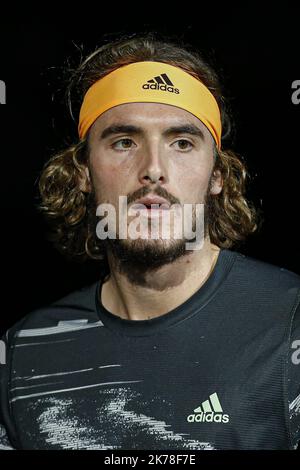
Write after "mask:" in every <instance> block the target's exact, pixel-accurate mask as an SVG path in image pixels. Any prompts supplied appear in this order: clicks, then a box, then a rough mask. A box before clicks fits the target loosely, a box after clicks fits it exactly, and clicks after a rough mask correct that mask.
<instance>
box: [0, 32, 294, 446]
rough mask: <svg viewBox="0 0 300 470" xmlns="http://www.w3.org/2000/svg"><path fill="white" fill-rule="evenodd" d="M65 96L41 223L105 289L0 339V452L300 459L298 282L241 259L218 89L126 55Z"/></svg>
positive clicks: (116, 55) (149, 55) (112, 51)
mask: <svg viewBox="0 0 300 470" xmlns="http://www.w3.org/2000/svg"><path fill="white" fill-rule="evenodd" d="M68 96H69V103H70V105H73V101H74V100H75V101H76V99H75V98H74V97H76V98H77V99H78V102H79V106H80V112H79V123H78V130H79V141H78V143H76V144H75V145H74V146H72V147H70V148H68V149H66V151H64V152H62V153H60V154H58V155H55V156H54V157H53V158H52V159H51V160H50V162H48V163H47V165H46V166H45V168H44V169H43V172H42V174H41V178H40V182H39V188H40V192H41V196H42V204H41V208H42V210H43V211H44V212H45V213H46V215H48V218H49V220H50V222H51V225H52V228H53V234H52V238H53V240H54V241H55V243H56V246H57V247H58V248H59V249H60V250H61V251H62V252H64V253H65V254H66V255H68V256H74V257H78V258H80V257H81V258H82V259H86V258H87V257H91V258H96V259H99V276H100V279H99V281H97V282H96V283H94V284H92V285H89V286H85V287H84V288H82V289H80V290H78V291H76V292H73V293H71V294H69V295H67V296H65V297H64V298H62V299H60V300H57V301H56V302H54V303H52V304H51V305H48V306H45V307H43V308H40V309H37V310H36V311H34V312H31V313H30V314H29V315H27V316H26V317H25V318H23V319H22V320H21V321H20V322H19V323H17V324H16V325H14V327H12V328H11V329H10V330H9V331H8V333H7V335H5V338H3V341H4V342H5V344H6V361H5V364H3V365H2V366H1V423H2V428H1V429H2V434H3V436H2V446H3V447H13V448H20V449H171V450H176V449H178V450H184V449H185V450H187V449H189V450H191V449H192V450H193V449H295V448H296V447H297V445H298V442H299V440H300V434H299V430H300V381H299V378H300V373H299V370H300V369H299V367H300V366H299V357H298V349H299V339H300V303H299V302H300V295H299V294H300V277H299V276H298V275H296V274H294V273H292V272H289V271H287V270H285V269H283V268H280V267H277V266H273V265H271V264H267V263H264V262H261V261H258V260H255V259H252V258H250V257H247V256H245V255H242V254H241V253H239V252H238V251H233V250H230V249H229V248H231V247H233V246H234V245H235V244H237V243H238V242H239V241H241V240H243V239H245V237H246V236H247V235H248V234H250V233H252V232H253V231H254V230H255V229H256V226H257V223H256V222H257V221H256V214H255V211H254V209H253V208H252V207H251V206H250V204H249V203H248V202H247V201H246V199H245V197H244V194H243V193H244V183H245V177H246V171H245V168H244V165H243V163H242V162H241V161H240V160H239V159H238V158H237V156H236V155H235V154H234V153H233V152H232V151H230V150H227V151H225V150H224V149H223V147H222V143H223V142H224V137H226V134H228V132H229V129H230V122H229V117H228V115H227V113H226V109H225V106H224V100H223V97H222V94H221V91H220V87H219V84H218V80H217V77H216V75H215V73H214V72H213V71H212V69H211V68H210V67H209V66H208V65H207V64H206V63H205V62H204V61H203V60H202V59H201V58H200V57H199V55H198V54H196V53H192V52H189V51H188V50H187V49H184V48H182V47H180V46H178V45H175V44H171V43H169V42H162V41H159V40H155V39H153V38H152V37H135V38H133V39H129V40H127V39H120V40H118V41H116V42H114V43H112V44H107V45H105V46H103V47H101V48H100V49H98V50H96V51H95V52H94V53H93V54H91V56H89V57H88V58H87V59H86V60H85V61H83V62H82V64H81V65H80V66H79V68H78V70H77V71H75V72H74V73H73V76H72V80H71V83H70V86H69V89H68ZM71 112H72V113H73V107H71ZM120 196H122V197H125V205H124V204H123V205H122V201H124V199H121V200H120ZM191 206H192V211H190V212H189V211H188V209H189V208H190V207H191ZM111 209H113V210H111ZM201 209H203V210H202V211H201ZM110 210H111V212H110ZM109 212H110V213H109ZM186 214H187V215H186ZM125 216H126V218H124V217H125ZM137 220H138V224H136V221H137ZM124 221H125V222H124ZM163 221H164V222H163ZM183 221H187V222H189V223H190V224H188V223H187V224H186V225H185V224H184V223H183ZM163 223H165V225H163ZM124 227H125V229H124ZM186 227H187V229H186ZM183 228H184V229H185V230H181V234H180V236H179V237H177V236H175V235H176V234H177V232H176V230H177V229H183ZM105 232H106V235H107V236H106V237H105ZM179 232H180V231H179Z"/></svg>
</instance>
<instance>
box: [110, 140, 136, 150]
mask: <svg viewBox="0 0 300 470" xmlns="http://www.w3.org/2000/svg"><path fill="white" fill-rule="evenodd" d="M133 143H134V142H133V141H132V140H131V139H120V140H117V142H114V143H113V144H112V147H113V148H114V149H117V150H130V149H131V148H132V144H133Z"/></svg>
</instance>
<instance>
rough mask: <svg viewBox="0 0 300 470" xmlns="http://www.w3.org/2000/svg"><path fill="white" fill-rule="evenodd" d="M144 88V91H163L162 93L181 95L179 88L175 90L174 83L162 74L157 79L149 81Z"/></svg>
mask: <svg viewBox="0 0 300 470" xmlns="http://www.w3.org/2000/svg"><path fill="white" fill-rule="evenodd" d="M142 88H144V90H162V91H169V92H170V93H176V94H177V95H178V94H179V93H180V91H179V90H178V88H174V85H173V83H172V82H171V80H170V79H169V77H168V75H167V74H166V73H162V74H160V75H157V77H154V78H152V79H151V80H148V81H147V83H145V84H144V85H143V86H142Z"/></svg>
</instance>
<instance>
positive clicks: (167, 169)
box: [89, 103, 221, 262]
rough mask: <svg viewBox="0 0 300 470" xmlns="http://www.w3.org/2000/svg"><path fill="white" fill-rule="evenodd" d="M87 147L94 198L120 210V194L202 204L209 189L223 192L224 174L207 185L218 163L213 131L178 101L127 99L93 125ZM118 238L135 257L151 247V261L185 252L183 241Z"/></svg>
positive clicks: (129, 200) (129, 197) (132, 197)
mask: <svg viewBox="0 0 300 470" xmlns="http://www.w3.org/2000/svg"><path fill="white" fill-rule="evenodd" d="M89 148H90V154H89V173H90V175H89V176H90V178H91V181H92V186H93V190H94V193H95V203H96V205H99V204H100V203H103V202H105V203H111V204H112V205H113V206H114V207H115V208H116V212H117V214H118V204H119V196H121V195H122V196H127V198H128V203H129V204H128V206H130V205H132V204H133V203H135V202H137V200H138V199H140V198H141V197H144V196H146V195H148V194H149V195H158V196H162V197H163V198H164V199H166V200H167V202H168V203H170V204H174V203H177V204H180V205H181V206H182V207H183V205H184V204H186V203H189V204H196V203H204V201H205V199H206V196H207V195H208V194H217V193H218V192H220V191H221V179H220V178H216V179H214V180H213V183H212V185H211V186H210V185H209V183H210V180H211V176H212V170H213V165H214V157H213V149H214V143H213V138H212V136H211V134H210V132H209V131H208V130H207V128H206V127H205V125H204V124H203V123H202V122H201V121H200V120H199V119H198V118H196V117H195V116H193V115H192V114H191V113H189V112H187V111H185V110H183V109H180V108H177V107H175V106H170V105H165V104H158V103H129V104H123V105H119V106H116V107H114V108H111V109H110V110H108V111H106V112H105V113H103V114H102V115H101V116H100V117H99V118H98V119H97V120H96V121H95V123H94V124H93V126H92V127H91V130H90V134H89ZM150 218H151V217H150V216H149V220H150ZM130 220H131V219H130V217H129V218H128V224H129V223H130ZM171 233H172V232H171ZM114 243H117V245H118V246H120V244H121V245H122V247H123V248H126V250H127V251H128V253H129V254H131V256H134V254H135V253H134V252H135V250H138V251H137V253H136V254H141V253H143V254H144V255H145V253H146V252H147V250H148V252H149V259H148V262H149V260H151V259H153V256H154V255H155V254H156V255H157V256H159V257H160V259H161V260H162V259H163V258H164V257H165V259H168V257H169V255H171V257H172V253H173V255H174V253H175V252H176V253H177V254H178V255H179V253H181V254H182V247H183V243H184V240H175V239H174V238H173V237H171V238H170V239H169V240H165V239H164V240H162V239H155V240H151V239H150V238H148V239H144V240H142V239H139V240H132V239H130V238H127V239H126V240H119V241H118V242H114ZM179 248H180V249H179ZM174 250H175V252H174ZM157 256H156V257H157ZM154 257H155V256H154Z"/></svg>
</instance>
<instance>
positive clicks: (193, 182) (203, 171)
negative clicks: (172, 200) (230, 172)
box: [170, 163, 211, 202]
mask: <svg viewBox="0 0 300 470" xmlns="http://www.w3.org/2000/svg"><path fill="white" fill-rule="evenodd" d="M210 172H211V168H208V167H207V166H205V165H203V164H201V163H200V164H198V165H195V166H194V167H193V169H192V170H191V167H188V168H181V171H180V178H178V172H177V176H176V178H175V175H174V178H173V182H175V181H180V184H178V189H179V191H180V192H181V194H182V199H184V200H185V201H186V202H192V201H193V202H196V201H197V202H202V201H203V198H204V195H205V194H206V191H207V188H208V184H209V179H210ZM170 185H171V186H172V179H171V180H170Z"/></svg>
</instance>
